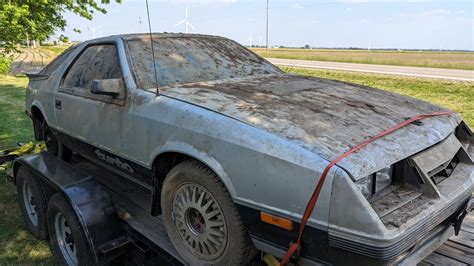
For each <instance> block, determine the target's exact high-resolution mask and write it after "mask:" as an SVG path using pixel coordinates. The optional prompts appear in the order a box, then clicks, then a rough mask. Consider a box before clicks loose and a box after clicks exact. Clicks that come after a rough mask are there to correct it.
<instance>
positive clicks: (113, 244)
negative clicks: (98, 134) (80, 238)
mask: <svg viewBox="0 0 474 266" xmlns="http://www.w3.org/2000/svg"><path fill="white" fill-rule="evenodd" d="M20 167H26V168H28V169H29V170H30V171H32V172H33V173H34V174H35V176H36V177H37V178H39V179H40V180H41V181H42V182H44V183H45V184H46V185H47V186H49V187H51V188H52V189H53V190H54V191H55V192H58V193H61V194H62V195H63V196H64V197H65V198H66V199H67V200H68V201H69V204H71V206H72V208H73V210H74V212H75V214H76V215H77V217H78V218H79V221H80V223H81V225H82V228H83V229H84V233H85V235H86V238H87V241H88V242H89V245H90V248H91V250H92V254H93V255H94V261H95V263H96V264H106V263H107V262H108V260H109V259H110V256H108V255H109V254H110V253H109V252H110V251H112V250H116V249H117V248H119V247H122V246H124V245H126V244H127V243H128V242H129V240H128V238H127V237H126V232H125V230H124V229H123V227H122V223H121V220H120V218H119V216H118V214H117V211H116V209H115V207H114V205H113V203H112V201H111V199H110V197H109V195H108V194H107V192H106V191H105V190H104V189H103V187H102V185H101V184H100V183H99V182H98V181H97V180H95V179H94V178H92V177H90V176H88V175H87V174H84V173H82V172H81V171H80V170H79V169H77V168H76V167H74V166H73V165H71V164H69V163H67V162H65V161H63V160H61V159H59V158H57V157H55V156H53V155H50V154H49V153H48V152H41V153H39V154H34V155H28V156H23V157H20V158H18V159H17V160H16V161H15V163H14V168H13V169H15V170H14V173H13V175H14V178H15V179H16V174H17V171H18V169H19V168H20Z"/></svg>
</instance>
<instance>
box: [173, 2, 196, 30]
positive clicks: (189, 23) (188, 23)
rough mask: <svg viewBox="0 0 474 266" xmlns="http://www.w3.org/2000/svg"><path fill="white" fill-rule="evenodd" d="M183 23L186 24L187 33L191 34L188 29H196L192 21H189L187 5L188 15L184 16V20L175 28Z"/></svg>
mask: <svg viewBox="0 0 474 266" xmlns="http://www.w3.org/2000/svg"><path fill="white" fill-rule="evenodd" d="M183 23H184V26H185V27H186V33H188V32H189V29H188V27H191V29H193V30H194V27H193V25H192V24H191V21H189V18H188V5H186V14H185V16H184V19H183V20H181V21H180V22H178V23H176V25H174V26H175V27H177V26H179V25H181V24H183Z"/></svg>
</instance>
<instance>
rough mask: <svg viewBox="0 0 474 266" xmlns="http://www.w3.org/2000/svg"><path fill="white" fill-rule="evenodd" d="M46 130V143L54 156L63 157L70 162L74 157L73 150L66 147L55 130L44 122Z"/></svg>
mask: <svg viewBox="0 0 474 266" xmlns="http://www.w3.org/2000/svg"><path fill="white" fill-rule="evenodd" d="M43 130H44V143H45V144H46V149H47V150H48V152H49V153H50V154H52V155H54V156H57V157H59V158H61V159H62V160H64V161H66V162H69V161H70V160H71V158H72V150H71V149H69V148H68V147H66V146H65V145H64V144H62V143H61V141H60V140H59V139H58V138H57V136H56V135H55V133H54V132H53V130H52V129H51V128H50V127H49V126H48V124H46V122H44V123H43Z"/></svg>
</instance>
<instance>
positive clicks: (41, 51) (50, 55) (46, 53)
mask: <svg viewBox="0 0 474 266" xmlns="http://www.w3.org/2000/svg"><path fill="white" fill-rule="evenodd" d="M68 47H69V46H65V45H62V46H42V47H41V48H21V49H20V52H19V53H15V54H13V63H12V66H11V68H10V73H12V74H13V75H17V74H22V73H25V72H28V71H35V70H36V71H37V70H41V68H43V67H44V66H45V65H47V64H48V63H49V62H51V60H53V59H54V58H55V57H56V56H57V55H58V54H60V53H61V52H62V51H64V50H65V49H67V48H68Z"/></svg>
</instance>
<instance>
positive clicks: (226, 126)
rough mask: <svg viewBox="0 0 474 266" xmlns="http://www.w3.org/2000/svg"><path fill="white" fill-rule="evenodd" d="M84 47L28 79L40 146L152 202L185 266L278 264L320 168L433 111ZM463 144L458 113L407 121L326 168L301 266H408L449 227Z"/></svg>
mask: <svg viewBox="0 0 474 266" xmlns="http://www.w3.org/2000/svg"><path fill="white" fill-rule="evenodd" d="M152 42H153V47H154V57H153V56H152V49H151V40H150V36H149V35H144V34H134V35H119V36H110V37H105V38H100V39H95V40H91V41H87V42H84V43H81V44H79V45H77V46H74V47H73V48H70V49H69V50H67V51H65V52H64V53H63V54H62V55H60V56H59V57H58V58H57V59H55V60H54V61H53V62H52V63H51V64H49V65H48V66H47V67H46V68H45V69H44V70H42V71H41V72H40V73H38V74H34V75H30V82H29V85H28V90H27V97H26V112H27V113H28V115H29V116H30V117H31V118H32V119H33V124H34V132H35V136H36V138H37V139H38V140H45V141H46V144H47V147H48V150H49V151H50V153H53V154H56V155H57V156H60V157H61V158H63V159H65V160H67V159H69V158H70V156H71V153H72V152H73V151H74V152H76V153H78V154H80V155H81V156H83V157H85V158H87V159H89V160H90V161H92V162H94V163H96V164H99V165H101V166H103V167H104V168H107V169H109V170H110V171H114V172H115V173H117V174H119V175H120V176H122V177H123V178H127V179H130V180H133V181H134V182H136V183H138V184H140V185H141V186H143V187H144V188H146V189H149V190H150V191H152V198H151V199H150V200H151V201H152V208H151V209H150V213H151V214H152V215H162V217H163V220H164V222H165V225H166V229H167V232H168V235H169V237H170V239H171V241H172V243H173V244H174V246H175V247H176V249H177V250H178V252H179V253H180V255H181V256H182V258H183V259H184V260H185V261H187V262H189V263H190V264H191V265H194V264H217V265H238V264H244V263H246V262H247V261H248V260H249V259H250V258H251V257H252V256H254V254H255V251H256V250H261V251H264V252H266V253H270V254H273V255H275V256H277V257H279V258H281V257H282V256H283V254H284V252H285V251H286V249H287V248H288V246H289V245H290V243H291V242H292V241H294V238H295V236H296V232H297V230H298V228H299V225H300V221H301V217H302V214H303V211H304V208H305V206H306V204H307V202H308V199H309V198H310V196H311V194H312V193H313V191H314V189H315V186H316V183H317V182H318V179H319V177H320V176H321V173H322V171H323V169H324V168H325V167H326V166H327V165H328V162H329V161H331V160H333V159H334V158H336V157H338V156H339V155H341V154H343V153H344V152H345V151H347V150H349V149H350V148H351V147H353V146H354V145H356V144H358V143H360V142H362V141H364V140H367V139H369V138H370V137H371V136H374V135H376V134H377V133H379V132H382V131H384V130H385V129H387V128H389V127H392V126H394V125H396V124H399V123H401V122H403V121H405V120H406V119H407V118H408V117H413V116H416V115H419V114H428V113H433V112H437V111H443V110H444V109H443V108H441V107H438V106H434V105H431V104H429V103H426V102H423V101H419V100H415V99H412V98H409V97H404V96H401V95H397V94H393V93H388V92H386V91H382V90H378V89H374V88H368V87H364V86H359V85H355V84H348V83H343V82H337V81H333V80H327V79H322V78H313V77H306V76H298V75H292V74H286V73H283V72H282V71H281V70H280V69H279V68H277V67H275V66H274V65H272V64H270V63H269V62H267V61H266V60H264V59H262V58H260V57H259V56H257V55H256V54H254V53H253V52H252V51H249V50H248V49H246V48H244V47H242V46H241V45H239V44H237V43H236V42H234V41H232V40H229V39H226V38H221V37H215V36H206V35H187V34H186V35H185V34H153V38H152ZM473 188H474V137H473V134H472V132H471V130H470V129H469V128H468V127H467V126H466V124H465V123H464V122H463V121H462V119H461V118H460V117H459V116H458V115H457V114H451V115H444V116H435V117H430V118H426V119H423V120H420V121H415V122H414V123H412V124H409V125H407V126H405V127H403V128H401V129H399V130H397V131H395V132H394V133H391V134H389V135H387V136H384V137H382V138H380V139H378V140H376V141H374V142H372V143H371V144H369V145H368V146H366V147H365V148H363V149H361V150H359V151H358V152H356V153H353V154H351V155H349V156H348V157H347V158H345V159H343V160H341V161H340V162H339V163H337V165H336V166H334V167H333V168H332V169H331V170H330V172H329V174H328V175H327V178H326V181H325V183H324V185H323V187H322V190H321V194H320V196H319V200H318V202H317V204H316V206H315V209H314V211H313V212H312V214H311V216H310V218H309V221H308V226H307V227H306V229H305V231H304V234H303V238H302V242H301V250H300V251H299V252H298V253H297V257H298V258H294V259H299V262H300V263H301V264H317V263H321V262H326V263H332V264H344V263H347V261H348V260H350V261H351V263H352V264H363V265H368V264H394V263H408V264H410V263H414V262H417V261H419V260H421V259H422V258H423V257H425V256H427V255H428V254H429V253H430V252H431V251H432V250H433V249H434V248H436V247H437V246H439V245H440V244H441V243H443V242H444V241H445V240H446V239H447V238H448V237H449V236H451V235H452V234H453V227H451V225H450V224H451V223H454V224H455V225H456V226H459V224H460V222H462V216H463V214H464V213H465V209H466V208H467V205H468V202H469V201H470V199H471V193H472V191H473Z"/></svg>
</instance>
